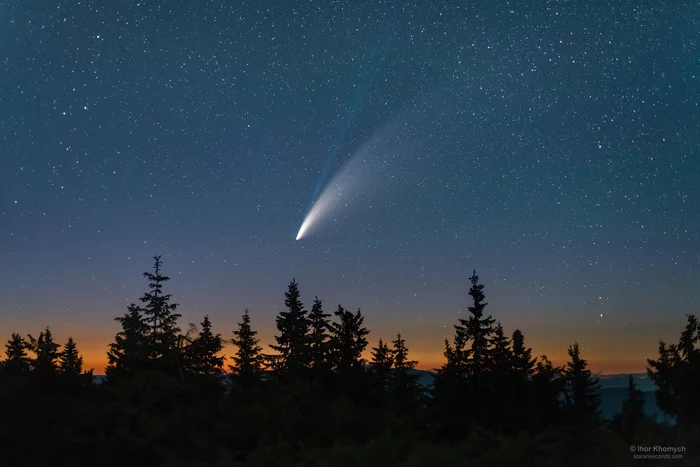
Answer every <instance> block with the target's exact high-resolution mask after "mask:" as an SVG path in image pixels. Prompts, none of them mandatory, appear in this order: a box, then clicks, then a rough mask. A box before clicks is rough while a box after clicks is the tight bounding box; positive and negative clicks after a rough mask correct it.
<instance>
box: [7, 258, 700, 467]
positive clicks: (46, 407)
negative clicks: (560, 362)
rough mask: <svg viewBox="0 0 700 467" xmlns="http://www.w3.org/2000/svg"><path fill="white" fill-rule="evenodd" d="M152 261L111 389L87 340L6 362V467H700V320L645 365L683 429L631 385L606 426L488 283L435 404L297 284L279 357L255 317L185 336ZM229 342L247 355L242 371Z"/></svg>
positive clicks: (27, 346) (346, 319)
mask: <svg viewBox="0 0 700 467" xmlns="http://www.w3.org/2000/svg"><path fill="white" fill-rule="evenodd" d="M154 260H155V263H154V269H153V272H146V273H144V277H145V279H146V281H147V283H148V290H147V292H145V293H144V295H143V296H142V297H141V299H140V304H131V305H129V307H128V308H127V310H126V313H125V314H124V315H123V316H120V317H117V318H115V319H116V321H117V322H119V324H120V326H121V330H120V331H119V332H118V333H117V334H116V336H115V337H114V341H113V342H112V343H111V344H110V345H109V349H108V353H107V358H108V366H107V368H106V381H104V382H103V383H100V384H96V383H95V382H94V378H93V375H92V371H84V370H83V362H82V357H81V355H80V353H79V350H78V345H77V343H76V342H75V341H74V340H73V339H72V338H69V339H68V341H67V342H66V343H65V344H63V345H60V344H58V343H56V342H55V341H54V337H53V335H52V333H51V330H50V329H49V328H46V329H45V330H44V331H42V332H40V334H39V335H38V337H36V338H35V337H33V336H31V335H30V336H26V337H24V336H21V335H19V334H17V333H13V334H12V335H11V337H10V339H9V340H8V341H7V344H6V345H5V349H6V350H5V357H4V358H3V359H2V360H1V361H0V409H1V410H0V447H1V448H2V449H1V450H0V465H2V466H24V465H27V466H37V465H51V466H59V465H66V466H77V465H91V466H92V465H100V466H112V465H114V466H124V465H134V466H140V465H144V466H146V465H148V466H160V465H163V466H197V467H204V466H467V467H468V466H538V467H561V466H572V467H575V466H592V465H595V466H627V465H644V466H653V465H674V466H679V467H680V466H691V465H694V466H697V465H700V455H699V454H700V348H699V346H698V341H699V340H700V326H699V325H698V321H697V319H696V317H695V316H692V315H688V316H687V324H686V327H685V329H683V330H679V331H681V334H680V338H679V340H678V342H677V343H674V344H667V343H665V342H659V347H658V355H657V356H655V358H653V359H649V360H648V361H647V364H648V367H647V373H648V376H649V378H650V379H651V380H652V381H653V382H654V384H655V385H656V402H657V404H658V407H659V409H660V410H661V411H663V413H664V414H665V415H666V417H667V420H664V421H659V420H656V419H654V418H651V417H649V416H648V415H647V414H645V413H644V410H643V406H644V397H643V394H642V392H641V391H640V390H639V389H637V387H636V384H635V381H634V379H633V378H632V377H631V376H630V378H629V385H628V390H627V396H626V399H625V401H624V402H623V403H622V407H620V413H619V414H618V415H616V416H615V417H614V418H613V419H612V420H606V419H604V418H603V417H602V416H601V410H600V395H601V387H600V383H599V381H598V380H597V379H596V378H595V377H594V376H593V375H592V373H591V370H590V369H589V368H588V364H587V361H586V360H585V358H584V355H583V354H582V352H581V349H580V347H579V345H578V344H577V343H575V342H574V343H572V345H571V346H570V347H569V349H568V355H569V361H568V362H567V364H566V365H565V366H563V367H557V366H555V365H553V364H552V362H551V361H549V360H548V359H547V357H546V356H544V355H542V356H539V357H537V356H534V355H533V352H532V349H530V348H529V347H527V344H526V336H524V334H523V333H522V332H521V331H520V330H515V331H514V332H513V333H512V335H510V336H509V335H506V334H505V333H504V330H503V327H502V326H501V323H500V322H499V321H497V320H496V319H495V318H493V317H492V316H491V315H490V314H489V313H488V312H487V302H486V296H485V293H484V286H483V285H482V284H481V283H480V282H479V277H478V276H477V275H476V271H475V272H474V274H473V275H472V277H471V278H470V279H469V281H470V288H469V296H470V301H471V305H470V306H469V314H468V318H466V319H459V320H458V321H457V323H455V325H454V333H453V336H452V339H451V340H450V339H445V342H444V345H445V352H444V356H445V361H444V364H443V365H442V366H441V367H440V368H437V369H436V370H435V373H434V376H435V378H434V382H433V384H432V385H431V386H430V387H427V388H426V387H424V386H423V385H421V384H420V383H419V379H418V378H419V375H418V373H417V372H416V371H415V367H416V364H417V362H416V361H414V360H412V359H411V355H410V342H406V340H405V339H404V338H403V337H402V336H401V334H396V335H395V336H383V337H386V339H383V338H380V337H377V338H376V339H375V338H374V337H372V338H370V331H369V330H368V329H367V328H366V326H365V325H364V316H363V314H362V311H361V310H359V309H358V310H357V311H350V310H348V309H346V308H344V307H343V306H341V305H338V306H337V308H335V309H334V311H333V312H332V313H330V312H326V311H325V309H324V303H323V301H322V300H320V299H319V298H318V297H314V299H313V301H312V306H311V309H310V310H307V309H306V307H305V306H304V303H303V302H302V297H301V292H300V288H299V284H298V283H297V282H296V281H295V280H292V281H291V283H290V284H289V286H288V289H287V291H286V293H285V297H284V305H285V311H282V312H280V313H279V315H278V316H277V318H276V326H277V335H276V336H275V343H274V344H272V345H270V350H271V351H272V352H271V353H266V352H265V349H264V348H263V347H262V346H261V345H260V339H259V338H258V337H257V331H255V329H254V327H255V323H254V322H253V321H252V319H251V316H250V313H249V312H248V310H247V309H246V310H245V311H244V312H243V314H242V316H241V319H240V322H239V323H238V326H237V328H236V329H233V330H230V331H228V333H227V334H226V335H225V336H222V335H221V334H217V333H215V332H214V331H213V325H212V322H211V321H210V319H209V317H208V316H205V317H204V320H203V321H202V322H201V323H200V325H199V326H198V327H195V326H192V325H190V327H189V328H188V329H187V330H185V331H184V332H183V330H182V329H181V328H180V327H179V324H178V320H179V318H180V315H179V314H178V313H177V309H178V305H177V304H176V303H174V302H173V297H172V295H171V294H170V293H166V292H167V290H166V287H165V285H166V283H167V281H168V280H169V279H168V277H167V276H165V275H164V274H163V270H162V262H161V259H160V257H159V256H155V257H154ZM370 341H371V342H373V343H376V346H375V347H370V346H371V344H370ZM225 342H231V343H232V344H234V346H235V349H236V353H235V355H233V357H232V363H233V364H232V365H230V366H228V367H227V368H225V360H224V358H223V356H222V354H221V352H222V349H223V345H224V343H225ZM368 347H370V349H371V359H370V361H365V360H363V358H362V354H363V352H364V351H365V350H366V349H367V348H368ZM668 420H673V421H674V422H675V423H673V424H672V423H669V422H668ZM670 447H674V448H677V450H676V451H674V452H669V451H668V448H670ZM639 455H647V456H648V458H646V459H641V458H639V457H635V456H639ZM674 456H675V458H674ZM664 457H666V458H665V459H664Z"/></svg>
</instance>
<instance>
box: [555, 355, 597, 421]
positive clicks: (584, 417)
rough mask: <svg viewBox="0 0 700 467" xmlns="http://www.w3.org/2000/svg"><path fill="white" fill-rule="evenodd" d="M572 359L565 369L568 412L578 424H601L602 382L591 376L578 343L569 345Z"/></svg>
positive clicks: (571, 419) (571, 418)
mask: <svg viewBox="0 0 700 467" xmlns="http://www.w3.org/2000/svg"><path fill="white" fill-rule="evenodd" d="M569 358H570V359H571V360H570V361H569V362H568V363H567V365H566V370H565V374H564V376H565V378H566V384H567V398H566V401H567V414H568V416H569V417H570V418H569V420H570V421H572V422H574V423H575V424H576V425H577V426H584V425H586V426H587V425H589V424H590V425H592V426H599V425H600V422H601V418H600V383H599V382H598V379H597V378H593V377H592V376H591V370H589V369H588V362H587V361H586V360H584V359H583V358H581V351H580V349H579V345H578V343H574V345H572V346H570V347H569Z"/></svg>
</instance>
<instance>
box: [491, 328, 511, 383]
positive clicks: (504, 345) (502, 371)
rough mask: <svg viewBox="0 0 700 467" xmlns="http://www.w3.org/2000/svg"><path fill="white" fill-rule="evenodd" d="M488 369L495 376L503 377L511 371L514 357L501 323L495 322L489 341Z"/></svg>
mask: <svg viewBox="0 0 700 467" xmlns="http://www.w3.org/2000/svg"><path fill="white" fill-rule="evenodd" d="M490 343H491V348H490V349H489V352H488V353H489V362H488V367H489V369H490V370H491V371H493V372H494V373H495V374H496V375H499V376H504V375H507V374H508V373H510V372H511V371H512V369H513V363H514V355H513V350H512V349H511V342H510V340H509V339H508V338H507V337H506V336H505V333H504V332H503V326H502V325H501V322H500V321H499V322H497V323H496V326H495V327H494V329H493V336H492V337H491V340H490Z"/></svg>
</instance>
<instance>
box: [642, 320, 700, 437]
mask: <svg viewBox="0 0 700 467" xmlns="http://www.w3.org/2000/svg"><path fill="white" fill-rule="evenodd" d="M686 317H687V319H688V323H687V324H686V327H685V329H684V330H683V332H682V333H681V337H680V340H679V342H678V344H670V345H667V344H666V343H665V342H664V341H660V342H659V358H658V360H652V359H648V360H647V363H648V365H649V366H648V367H647V374H648V375H649V378H650V379H651V380H652V381H653V382H654V384H656V403H657V404H658V406H659V408H660V409H661V410H662V411H663V412H664V413H665V414H666V415H667V416H669V417H675V419H676V422H677V423H678V425H679V426H681V427H684V428H688V427H692V426H695V425H698V424H700V397H698V394H700V349H698V348H697V347H696V345H697V343H698V341H699V340H700V325H699V324H698V320H697V318H696V317H695V315H686Z"/></svg>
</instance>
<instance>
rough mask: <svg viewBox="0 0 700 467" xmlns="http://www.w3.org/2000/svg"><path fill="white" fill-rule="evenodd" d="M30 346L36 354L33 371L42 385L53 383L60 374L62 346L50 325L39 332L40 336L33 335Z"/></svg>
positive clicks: (30, 338) (30, 337)
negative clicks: (59, 357) (60, 350)
mask: <svg viewBox="0 0 700 467" xmlns="http://www.w3.org/2000/svg"><path fill="white" fill-rule="evenodd" d="M28 338H29V348H30V349H31V350H32V351H33V352H34V353H35V354H36V358H35V359H34V362H33V365H32V373H33V374H34V377H35V378H36V379H37V381H38V382H39V384H40V385H41V386H46V385H49V384H51V383H52V382H53V381H54V380H55V379H56V376H57V375H58V355H59V352H58V349H59V348H60V346H59V345H58V344H57V343H55V342H54V340H53V334H51V330H50V329H49V327H48V326H47V327H46V330H45V331H42V332H41V333H40V334H39V337H38V338H36V339H35V338H34V337H32V336H31V335H29V336H28Z"/></svg>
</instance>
